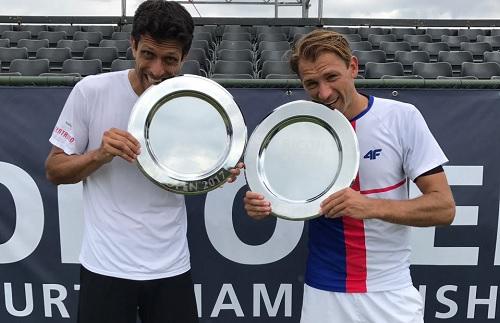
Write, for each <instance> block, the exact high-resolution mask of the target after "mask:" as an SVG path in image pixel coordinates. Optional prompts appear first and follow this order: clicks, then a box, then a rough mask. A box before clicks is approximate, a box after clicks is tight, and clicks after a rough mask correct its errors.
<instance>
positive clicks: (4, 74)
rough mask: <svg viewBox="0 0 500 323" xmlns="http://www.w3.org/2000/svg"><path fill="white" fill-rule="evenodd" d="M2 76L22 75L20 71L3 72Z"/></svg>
mask: <svg viewBox="0 0 500 323" xmlns="http://www.w3.org/2000/svg"><path fill="white" fill-rule="evenodd" d="M0 76H22V74H21V73H19V72H3V73H1V74H0Z"/></svg>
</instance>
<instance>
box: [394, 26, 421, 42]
mask: <svg viewBox="0 0 500 323" xmlns="http://www.w3.org/2000/svg"><path fill="white" fill-rule="evenodd" d="M390 33H391V34H393V35H395V36H396V39H397V40H398V41H401V40H403V38H404V35H416V34H417V32H416V29H415V28H408V27H395V28H391V31H390Z"/></svg>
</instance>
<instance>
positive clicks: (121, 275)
mask: <svg viewBox="0 0 500 323" xmlns="http://www.w3.org/2000/svg"><path fill="white" fill-rule="evenodd" d="M81 265H82V266H83V267H85V269H87V270H88V271H91V272H93V273H95V274H99V275H104V276H109V277H115V278H121V279H128V280H154V279H162V278H169V277H174V276H178V275H181V274H184V273H186V272H188V271H189V270H190V269H191V266H190V265H187V266H184V267H182V268H179V269H176V270H172V271H168V272H164V273H158V274H147V275H145V274H142V275H134V274H125V273H116V272H111V271H107V270H102V269H97V268H95V267H92V266H89V265H88V264H85V263H81Z"/></svg>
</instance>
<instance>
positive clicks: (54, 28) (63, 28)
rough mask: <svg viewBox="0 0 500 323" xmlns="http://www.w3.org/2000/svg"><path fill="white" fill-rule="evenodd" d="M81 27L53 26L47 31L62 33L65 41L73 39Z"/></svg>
mask: <svg viewBox="0 0 500 323" xmlns="http://www.w3.org/2000/svg"><path fill="white" fill-rule="evenodd" d="M81 30H82V29H81V26H74V25H54V26H49V31H64V32H65V33H66V38H67V39H73V35H74V34H75V32H77V31H81Z"/></svg>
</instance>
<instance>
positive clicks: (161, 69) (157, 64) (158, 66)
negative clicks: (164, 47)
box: [150, 59, 167, 79]
mask: <svg viewBox="0 0 500 323" xmlns="http://www.w3.org/2000/svg"><path fill="white" fill-rule="evenodd" d="M166 72H167V68H166V66H165V64H164V63H163V62H162V60H161V59H155V60H154V62H153V63H152V64H151V68H150V73H151V74H152V75H153V76H154V77H155V78H158V79H160V78H163V77H164V76H165V74H166Z"/></svg>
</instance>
